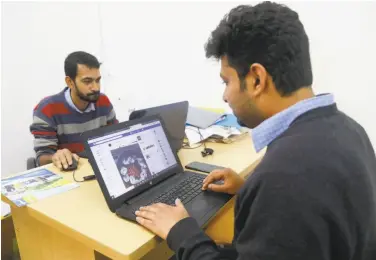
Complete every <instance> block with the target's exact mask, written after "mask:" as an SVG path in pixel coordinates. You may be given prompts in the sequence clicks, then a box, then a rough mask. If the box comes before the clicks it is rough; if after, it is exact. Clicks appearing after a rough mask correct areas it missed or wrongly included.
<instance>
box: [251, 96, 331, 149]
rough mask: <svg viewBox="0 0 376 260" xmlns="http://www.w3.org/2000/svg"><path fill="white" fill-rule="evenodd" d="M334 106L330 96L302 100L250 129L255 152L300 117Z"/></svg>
mask: <svg viewBox="0 0 376 260" xmlns="http://www.w3.org/2000/svg"><path fill="white" fill-rule="evenodd" d="M333 104H334V96H333V95H332V94H323V95H318V96H315V97H313V98H309V99H305V100H302V101H300V102H298V103H296V104H295V105H293V106H291V107H289V108H287V109H285V110H283V111H282V112H279V113H278V114H276V115H274V116H272V117H271V118H268V119H266V120H265V121H264V122H262V123H261V124H260V125H258V126H257V127H256V128H254V129H252V131H251V136H252V140H253V145H254V147H255V150H256V152H259V151H261V150H262V149H264V148H265V147H266V146H268V145H269V144H270V143H271V142H273V140H274V139H276V138H277V137H278V136H280V135H281V134H282V133H283V132H285V131H286V130H287V128H289V126H290V124H291V123H292V122H293V121H294V120H295V119H296V118H297V117H299V116H300V115H302V114H304V113H306V112H308V111H310V110H312V109H315V108H319V107H325V106H330V105H333Z"/></svg>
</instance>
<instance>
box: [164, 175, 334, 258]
mask: <svg viewBox="0 0 376 260" xmlns="http://www.w3.org/2000/svg"><path fill="white" fill-rule="evenodd" d="M271 176H272V177H267V178H264V179H263V181H262V182H260V183H258V184H257V185H247V184H246V185H247V187H245V189H244V190H243V192H242V194H241V196H239V198H238V201H237V207H236V208H237V211H236V215H235V222H236V223H235V227H236V230H235V240H234V241H233V247H232V248H230V249H228V250H226V251H223V250H221V248H220V247H218V246H217V245H216V244H215V243H214V242H213V241H212V240H211V239H210V238H209V237H208V236H206V235H205V233H204V232H203V231H202V230H201V229H200V228H199V227H198V225H197V223H196V222H195V221H194V220H193V219H184V220H182V221H180V222H179V223H177V224H176V225H175V226H174V227H173V228H172V229H171V231H170V233H169V234H168V237H167V242H168V245H169V246H170V248H171V249H172V250H174V251H175V253H176V256H177V259H179V260H180V259H181V260H188V259H189V260H193V259H200V260H209V259H210V260H211V259H238V260H246V259H247V260H252V259H255V260H256V259H257V260H268V259H279V260H298V259H299V260H301V259H305V260H314V259H322V260H326V259H332V258H331V252H330V250H329V249H328V245H330V241H329V239H330V234H329V231H328V229H327V223H326V221H325V220H324V218H323V217H322V215H321V213H322V211H320V208H319V207H318V206H317V201H316V198H313V197H312V196H311V195H312V194H311V195H310V192H309V191H308V192H307V190H305V189H306V185H307V183H304V179H301V178H295V177H291V176H290V178H289V176H282V175H280V176H278V174H273V175H271ZM282 180H283V181H282ZM248 184H249V183H248ZM308 190H309V189H308ZM321 210H323V209H321Z"/></svg>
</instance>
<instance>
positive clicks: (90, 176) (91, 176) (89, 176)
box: [72, 159, 96, 182]
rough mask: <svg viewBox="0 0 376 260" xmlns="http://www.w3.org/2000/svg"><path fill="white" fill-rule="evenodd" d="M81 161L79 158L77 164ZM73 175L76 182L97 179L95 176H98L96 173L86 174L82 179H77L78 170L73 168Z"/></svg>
mask: <svg viewBox="0 0 376 260" xmlns="http://www.w3.org/2000/svg"><path fill="white" fill-rule="evenodd" d="M79 161H80V159H78V161H77V164H78V162H79ZM72 175H73V180H74V181H75V182H85V181H91V180H95V178H96V177H95V175H94V174H93V175H86V176H84V177H83V179H82V180H77V179H76V170H73V173H72Z"/></svg>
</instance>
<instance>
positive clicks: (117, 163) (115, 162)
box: [88, 120, 177, 199]
mask: <svg viewBox="0 0 376 260" xmlns="http://www.w3.org/2000/svg"><path fill="white" fill-rule="evenodd" d="M88 144H89V147H90V149H91V151H92V153H93V156H94V159H95V161H96V164H97V166H98V169H99V171H100V173H101V175H102V178H103V180H104V183H105V185H106V187H107V190H108V192H109V194H110V197H111V198H112V199H115V198H118V197H120V196H121V195H123V194H125V193H127V192H129V191H131V190H133V189H134V188H136V187H138V186H140V185H142V184H144V183H146V182H149V181H151V180H152V179H154V178H156V177H158V176H159V175H160V174H162V173H163V172H166V170H168V169H169V168H172V167H175V166H176V164H177V161H176V159H175V156H174V154H173V152H172V149H171V147H170V144H169V142H168V139H167V137H166V133H165V131H164V130H163V127H162V125H161V122H160V121H159V120H154V121H151V122H148V123H146V124H136V125H132V126H130V127H129V128H127V129H126V130H118V131H116V132H111V133H108V134H106V135H103V136H101V137H94V138H90V139H89V140H88Z"/></svg>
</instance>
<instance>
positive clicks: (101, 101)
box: [96, 93, 112, 107]
mask: <svg viewBox="0 0 376 260" xmlns="http://www.w3.org/2000/svg"><path fill="white" fill-rule="evenodd" d="M96 105H97V107H112V104H111V101H110V99H109V98H108V97H107V96H106V94H104V93H101V94H100V96H99V98H98V101H97V102H96Z"/></svg>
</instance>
